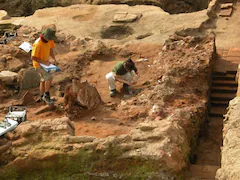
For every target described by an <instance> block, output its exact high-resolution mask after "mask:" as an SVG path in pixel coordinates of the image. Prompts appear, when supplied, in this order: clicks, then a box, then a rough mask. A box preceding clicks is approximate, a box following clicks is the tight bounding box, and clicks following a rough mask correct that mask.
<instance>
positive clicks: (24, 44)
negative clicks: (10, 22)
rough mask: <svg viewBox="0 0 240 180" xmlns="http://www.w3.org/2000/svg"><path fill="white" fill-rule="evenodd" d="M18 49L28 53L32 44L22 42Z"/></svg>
mask: <svg viewBox="0 0 240 180" xmlns="http://www.w3.org/2000/svg"><path fill="white" fill-rule="evenodd" d="M19 48H20V49H22V50H24V51H26V52H27V53H29V52H30V51H31V50H32V45H31V44H30V43H28V42H23V43H22V44H21V45H20V46H19Z"/></svg>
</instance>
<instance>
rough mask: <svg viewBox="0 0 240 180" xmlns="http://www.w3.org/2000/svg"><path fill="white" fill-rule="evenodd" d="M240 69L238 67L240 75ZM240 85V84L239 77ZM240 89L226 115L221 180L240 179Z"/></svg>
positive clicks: (218, 173)
mask: <svg viewBox="0 0 240 180" xmlns="http://www.w3.org/2000/svg"><path fill="white" fill-rule="evenodd" d="M239 70H240V67H238V74H239ZM237 81H238V84H239V82H240V78H239V76H237ZM239 94H240V89H239V86H238V91H237V97H235V98H234V99H233V100H231V101H230V103H229V107H228V112H227V114H226V115H225V119H224V127H223V147H222V160H221V168H220V169H219V170H218V171H217V176H216V177H217V178H218V179H221V180H227V179H231V180H238V179H240V166H239V164H240V143H239V142H240V131H239V129H240V111H239V109H240V96H239Z"/></svg>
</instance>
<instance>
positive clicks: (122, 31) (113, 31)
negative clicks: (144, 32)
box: [101, 25, 133, 40]
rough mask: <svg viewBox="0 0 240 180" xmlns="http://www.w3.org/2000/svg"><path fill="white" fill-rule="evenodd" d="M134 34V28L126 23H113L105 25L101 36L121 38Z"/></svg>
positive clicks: (104, 37)
mask: <svg viewBox="0 0 240 180" xmlns="http://www.w3.org/2000/svg"><path fill="white" fill-rule="evenodd" d="M132 34H133V29H132V28H131V27H129V26H126V25H112V26H110V27H103V28H102V30H101V37H102V38H103V39H117V40H121V39H124V38H127V37H128V36H130V35H132Z"/></svg>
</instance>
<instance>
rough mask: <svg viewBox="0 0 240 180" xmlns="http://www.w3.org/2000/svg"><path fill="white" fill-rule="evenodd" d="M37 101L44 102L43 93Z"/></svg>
mask: <svg viewBox="0 0 240 180" xmlns="http://www.w3.org/2000/svg"><path fill="white" fill-rule="evenodd" d="M36 102H37V103H40V102H43V95H42V96H40V97H39V99H37V100H36Z"/></svg>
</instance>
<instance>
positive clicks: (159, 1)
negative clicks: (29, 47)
mask: <svg viewBox="0 0 240 180" xmlns="http://www.w3.org/2000/svg"><path fill="white" fill-rule="evenodd" d="M73 4H98V5H99V4H129V5H141V4H146V3H145V1H144V0H140V1H139V0H127V1H126V0H117V1H116V0H114V1H113V0H93V1H84V0H75V1H69V0H52V1H44V0H27V1H24V2H22V1H20V0H11V1H2V2H0V8H1V9H5V10H6V11H7V12H8V13H9V14H10V15H11V16H26V15H30V14H33V13H34V11H35V10H37V9H41V8H44V7H55V6H69V5H73ZM147 4H153V5H155V6H159V7H161V8H162V9H164V10H165V11H167V12H169V13H173V14H175V13H183V12H194V11H199V10H202V9H204V8H206V7H207V5H208V1H207V0H197V1H196V0H174V1H168V0H150V1H148V2H147Z"/></svg>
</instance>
